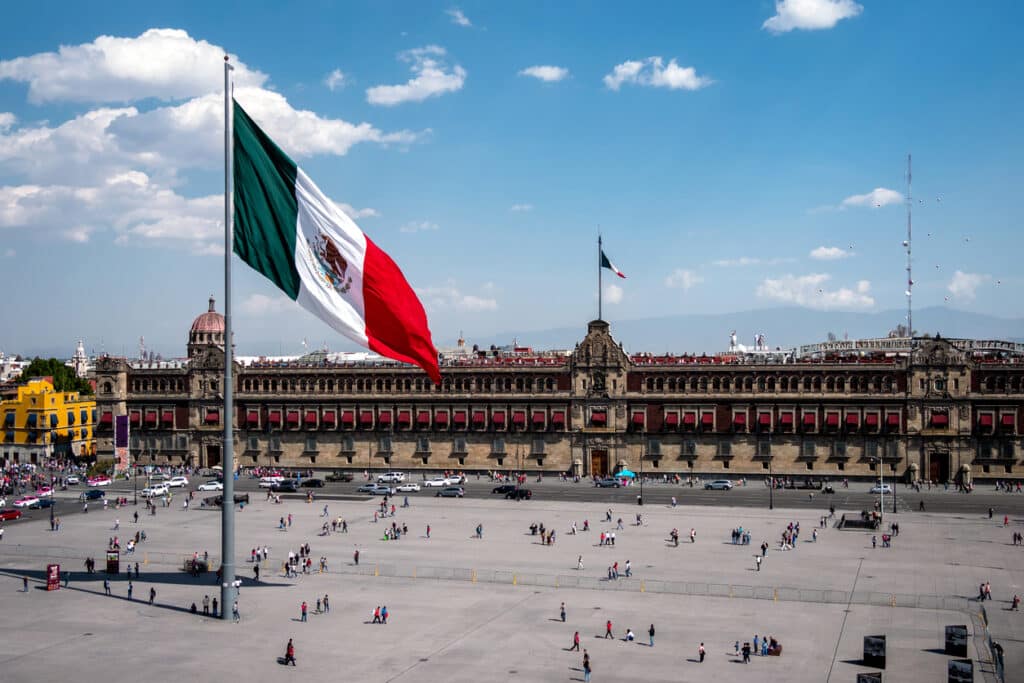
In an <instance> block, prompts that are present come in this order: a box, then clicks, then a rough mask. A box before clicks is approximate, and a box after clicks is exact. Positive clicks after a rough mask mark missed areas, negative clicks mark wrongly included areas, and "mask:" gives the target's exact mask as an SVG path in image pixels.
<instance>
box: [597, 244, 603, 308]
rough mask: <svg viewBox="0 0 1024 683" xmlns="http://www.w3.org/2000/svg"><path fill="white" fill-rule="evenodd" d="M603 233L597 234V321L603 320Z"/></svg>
mask: <svg viewBox="0 0 1024 683" xmlns="http://www.w3.org/2000/svg"><path fill="white" fill-rule="evenodd" d="M601 270H602V269H601V231H600V230H599V231H598V233H597V319H598V320H600V319H601Z"/></svg>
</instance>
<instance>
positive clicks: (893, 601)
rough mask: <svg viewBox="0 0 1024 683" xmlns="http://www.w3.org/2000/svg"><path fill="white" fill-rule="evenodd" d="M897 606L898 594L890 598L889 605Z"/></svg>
mask: <svg viewBox="0 0 1024 683" xmlns="http://www.w3.org/2000/svg"><path fill="white" fill-rule="evenodd" d="M895 606H896V596H895V595H893V596H890V598H889V607H895Z"/></svg>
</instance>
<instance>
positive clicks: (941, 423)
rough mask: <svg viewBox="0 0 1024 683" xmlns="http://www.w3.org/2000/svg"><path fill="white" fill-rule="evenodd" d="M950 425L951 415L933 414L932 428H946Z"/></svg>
mask: <svg viewBox="0 0 1024 683" xmlns="http://www.w3.org/2000/svg"><path fill="white" fill-rule="evenodd" d="M948 424H949V415H947V414H946V413H932V427H945V426H946V425H948Z"/></svg>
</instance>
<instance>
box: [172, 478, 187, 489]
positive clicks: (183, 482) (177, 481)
mask: <svg viewBox="0 0 1024 683" xmlns="http://www.w3.org/2000/svg"><path fill="white" fill-rule="evenodd" d="M167 485H168V486H170V487H171V488H174V489H176V488H180V487H182V486H188V477H171V480H170V481H169V482H167Z"/></svg>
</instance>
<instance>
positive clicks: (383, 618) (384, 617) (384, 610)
mask: <svg viewBox="0 0 1024 683" xmlns="http://www.w3.org/2000/svg"><path fill="white" fill-rule="evenodd" d="M380 623H382V624H386V623H388V606H387V605H384V606H383V607H381V608H380Z"/></svg>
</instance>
